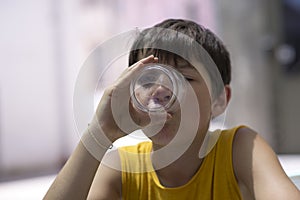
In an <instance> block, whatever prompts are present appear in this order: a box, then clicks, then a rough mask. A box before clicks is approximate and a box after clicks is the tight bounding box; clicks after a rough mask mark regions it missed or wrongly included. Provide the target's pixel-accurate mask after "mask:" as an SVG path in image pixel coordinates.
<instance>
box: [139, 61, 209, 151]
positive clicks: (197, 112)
mask: <svg viewBox="0 0 300 200" xmlns="http://www.w3.org/2000/svg"><path fill="white" fill-rule="evenodd" d="M163 64H167V65H169V66H172V67H174V68H175V69H176V70H177V71H179V72H180V73H181V74H182V75H183V76H184V77H185V79H186V81H187V84H188V88H187V91H186V94H185V95H186V96H185V98H184V101H183V102H180V108H181V109H178V110H176V111H175V112H170V113H168V114H169V115H170V116H171V117H170V118H168V119H167V121H166V123H165V124H164V126H163V128H162V129H161V130H160V132H159V133H157V134H155V135H154V136H151V137H150V139H151V140H152V141H153V143H155V144H157V145H161V146H165V145H167V144H168V143H169V142H170V141H171V140H172V139H173V138H174V136H175V135H176V134H177V135H178V134H179V138H180V140H179V141H181V142H183V143H186V142H188V141H191V140H193V139H194V137H195V135H196V134H197V135H199V134H205V133H206V130H207V128H208V124H209V122H210V118H211V98H210V94H209V90H208V86H207V84H206V83H205V81H204V79H203V77H202V76H201V75H200V73H199V72H198V70H197V69H195V68H194V67H193V66H191V65H190V64H188V62H186V61H184V60H176V62H170V61H169V62H168V63H163ZM166 92H167V91H166ZM183 109H184V112H182V111H183ZM195 127H196V130H195ZM148 130H150V131H151V129H148ZM148 130H144V132H145V134H146V135H147V131H148ZM192 132H194V133H192ZM195 132H197V133H195ZM149 135H150V132H149ZM185 140H186V142H185Z"/></svg>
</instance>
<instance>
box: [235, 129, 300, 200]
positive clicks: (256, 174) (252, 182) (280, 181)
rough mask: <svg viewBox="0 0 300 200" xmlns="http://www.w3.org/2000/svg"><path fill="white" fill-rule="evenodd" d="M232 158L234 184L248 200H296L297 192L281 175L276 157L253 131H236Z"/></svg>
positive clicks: (298, 196) (282, 174)
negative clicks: (236, 183) (235, 182)
mask: <svg viewBox="0 0 300 200" xmlns="http://www.w3.org/2000/svg"><path fill="white" fill-rule="evenodd" d="M232 155H233V167H234V171H235V175H236V178H237V180H238V184H239V186H240V188H241V192H242V193H243V195H246V196H247V197H248V199H251V198H250V197H252V198H253V199H272V200H276V199H295V200H296V199H300V192H299V190H298V189H297V188H296V186H295V185H294V184H293V183H292V182H291V181H290V179H289V178H288V177H287V175H286V174H285V172H284V171H283V169H282V167H281V165H280V163H279V161H278V158H277V155H276V154H275V152H274V151H273V150H272V148H271V147H270V146H269V145H268V143H267V142H266V141H265V140H264V139H263V138H262V137H261V136H260V135H259V134H258V133H257V132H256V131H254V130H252V129H250V128H248V127H242V128H240V129H238V130H237V132H236V135H235V138H234V142H233V152H232ZM246 199H247V198H246Z"/></svg>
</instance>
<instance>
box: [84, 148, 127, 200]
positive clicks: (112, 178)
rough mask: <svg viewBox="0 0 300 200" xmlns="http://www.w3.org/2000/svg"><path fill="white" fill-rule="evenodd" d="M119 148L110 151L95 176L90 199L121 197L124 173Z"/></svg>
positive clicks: (102, 199) (99, 199)
mask: <svg viewBox="0 0 300 200" xmlns="http://www.w3.org/2000/svg"><path fill="white" fill-rule="evenodd" d="M119 167H120V159H119V154H118V151H117V150H113V151H111V152H108V153H107V154H106V155H105V157H104V158H103V161H102V162H101V164H100V165H99V168H98V170H97V172H96V175H95V177H94V180H93V183H92V185H91V189H90V192H89V196H88V199H91V200H106V199H121V187H122V177H121V176H122V174H121V171H120V170H119V169H120V168H119Z"/></svg>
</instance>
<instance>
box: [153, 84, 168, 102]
mask: <svg viewBox="0 0 300 200" xmlns="http://www.w3.org/2000/svg"><path fill="white" fill-rule="evenodd" d="M171 97H172V91H171V90H170V89H168V88H166V87H164V86H162V85H158V86H157V87H156V88H155V89H154V91H153V93H152V95H151V99H152V100H153V102H154V103H156V104H160V105H162V106H165V105H166V104H167V103H168V102H169V101H170V100H171Z"/></svg>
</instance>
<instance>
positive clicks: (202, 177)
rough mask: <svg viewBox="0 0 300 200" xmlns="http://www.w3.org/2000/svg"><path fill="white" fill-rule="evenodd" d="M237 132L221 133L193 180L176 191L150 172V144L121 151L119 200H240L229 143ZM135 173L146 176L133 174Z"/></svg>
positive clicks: (225, 131) (125, 148) (176, 188)
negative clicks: (120, 193) (137, 171)
mask: <svg viewBox="0 0 300 200" xmlns="http://www.w3.org/2000/svg"><path fill="white" fill-rule="evenodd" d="M238 128H239V127H236V128H233V129H230V130H224V131H222V133H221V135H220V137H219V140H218V142H217V143H216V145H215V146H214V148H213V149H212V150H211V152H210V153H209V154H208V155H207V156H206V157H205V158H204V160H203V162H202V164H201V166H200V168H199V170H198V171H197V173H196V174H195V175H194V176H193V178H192V179H191V180H190V181H189V182H188V183H186V184H185V185H182V186H180V187H175V188H168V187H164V186H163V185H161V184H160V182H159V179H158V177H157V175H156V173H155V171H154V170H152V171H150V170H149V169H153V168H152V165H151V162H149V161H150V156H149V152H151V150H152V143H151V142H142V143H140V144H138V145H136V146H128V147H121V148H120V149H119V154H120V158H121V165H122V199H124V200H150V199H151V200H160V199H163V200H169V199H180V200H185V199H191V200H196V199H201V200H227V199H228V200H235V199H242V198H241V194H240V190H239V187H238V184H237V181H236V178H235V175H234V171H233V165H232V142H233V138H234V134H235V133H236V130H237V129H238ZM128 152H131V153H128ZM147 153H148V154H147ZM132 155H135V156H132ZM149 163H150V164H149ZM142 168H144V169H142ZM136 170H144V171H145V172H144V173H135V172H136Z"/></svg>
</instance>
